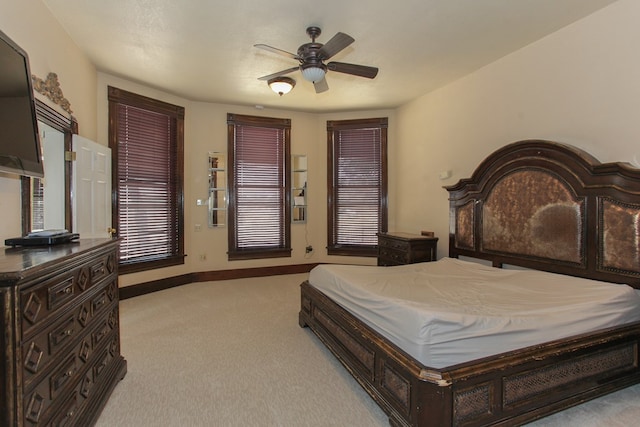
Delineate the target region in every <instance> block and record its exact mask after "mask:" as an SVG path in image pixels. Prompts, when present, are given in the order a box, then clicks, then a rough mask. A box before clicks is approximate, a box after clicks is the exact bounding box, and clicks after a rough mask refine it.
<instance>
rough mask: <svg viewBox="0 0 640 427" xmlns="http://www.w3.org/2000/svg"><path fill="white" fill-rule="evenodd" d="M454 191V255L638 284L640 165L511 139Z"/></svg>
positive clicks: (553, 144) (451, 191)
mask: <svg viewBox="0 0 640 427" xmlns="http://www.w3.org/2000/svg"><path fill="white" fill-rule="evenodd" d="M446 189H447V191H449V204H450V230H449V256H452V257H459V256H469V257H474V258H481V259H487V260H490V261H492V263H493V265H495V266H502V264H513V265H519V266H524V267H529V268H535V269H538V270H546V271H552V272H557V273H562V274H569V275H574V276H581V277H588V278H593V279H597V280H605V281H610V282H617V283H628V284H631V285H633V286H634V287H636V288H640V170H639V169H635V168H633V167H632V166H631V165H629V164H626V163H606V164H603V163H600V162H599V161H598V160H596V159H595V158H594V157H592V156H591V155H589V154H587V153H585V152H584V151H582V150H580V149H578V148H575V147H572V146H569V145H564V144H559V143H556V142H550V141H541V140H528V141H520V142H515V143H513V144H510V145H507V146H505V147H503V148H501V149H499V150H497V151H496V152H494V153H493V154H491V155H490V156H489V157H487V158H486V159H485V160H484V161H483V162H482V163H481V164H480V165H479V166H478V168H477V169H476V170H475V172H474V173H473V175H472V177H471V178H469V179H463V180H460V181H459V182H458V183H457V184H455V185H452V186H449V187H446Z"/></svg>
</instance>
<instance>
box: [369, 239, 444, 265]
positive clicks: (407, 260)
mask: <svg viewBox="0 0 640 427" xmlns="http://www.w3.org/2000/svg"><path fill="white" fill-rule="evenodd" d="M437 245H438V238H437V237H426V236H421V235H418V234H410V233H401V232H389V233H378V265H382V266H389V265H403V264H413V263H416V262H427V261H435V259H436V253H437Z"/></svg>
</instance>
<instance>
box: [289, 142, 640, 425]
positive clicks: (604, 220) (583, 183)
mask: <svg viewBox="0 0 640 427" xmlns="http://www.w3.org/2000/svg"><path fill="white" fill-rule="evenodd" d="M446 189H447V191H449V196H450V197H449V201H450V238H449V255H450V256H451V257H460V256H468V257H473V258H479V259H484V260H488V261H490V262H491V263H492V264H493V265H494V266H496V267H502V266H503V265H515V266H523V267H527V268H535V269H538V270H545V271H551V272H556V273H562V274H567V275H574V276H581V277H587V278H593V279H598V280H603V281H609V282H614V283H626V284H629V285H631V286H633V287H634V288H640V247H639V245H638V242H639V241H640V171H639V170H637V169H634V168H633V167H631V166H630V165H628V164H624V163H607V164H601V163H600V162H598V161H597V160H596V159H594V158H593V157H592V156H590V155H589V154H587V153H585V152H583V151H581V150H579V149H577V148H574V147H571V146H567V145H563V144H559V143H554V142H549V141H540V140H529V141H520V142H516V143H513V144H510V145H507V146H505V147H503V148H501V149H499V150H497V151H496V152H494V153H493V154H491V155H490V156H489V157H487V158H486V159H485V160H484V161H483V162H482V163H481V164H480V165H479V166H478V168H477V169H476V170H475V172H474V173H473V175H472V177H471V178H470V179H464V180H461V181H460V182H458V183H457V184H456V185H453V186H450V187H446ZM299 323H300V326H302V327H305V326H308V327H309V328H310V329H311V330H312V331H313V332H314V333H315V334H316V335H317V336H318V337H319V338H320V339H321V340H322V341H323V342H324V344H325V345H326V346H327V347H328V348H329V349H330V350H331V351H332V352H333V353H334V354H335V356H336V357H337V358H338V359H339V360H340V361H341V362H342V364H343V365H344V366H345V367H346V368H347V369H348V370H349V372H350V373H351V374H352V375H353V376H354V378H355V379H356V380H357V381H358V382H359V383H360V384H361V385H362V387H363V388H364V389H365V390H366V391H367V392H368V393H369V394H370V395H371V397H372V398H373V399H374V400H375V401H376V402H377V403H378V404H379V405H380V406H381V408H382V409H383V410H384V411H385V412H386V413H387V414H388V416H389V423H390V424H391V425H393V426H407V425H409V426H433V427H442V426H485V425H508V426H513V425H518V424H522V423H526V422H530V421H532V420H535V419H538V418H541V417H543V416H545V415H548V414H551V413H554V412H558V411H561V410H563V409H566V408H568V407H570V406H573V405H577V404H580V403H583V402H585V401H587V400H589V399H593V398H595V397H598V396H601V395H604V394H607V393H610V392H612V391H615V390H618V389H621V388H624V387H627V386H629V385H632V384H635V383H638V382H640V369H639V367H638V359H639V344H640V323H633V324H629V325H625V326H622V327H616V328H610V329H607V330H601V331H597V332H594V333H589V334H583V335H580V336H574V337H570V338H567V339H562V340H556V341H552V342H546V343H543V344H539V345H535V346H531V347H527V348H523V349H518V350H515V351H510V352H507V353H502V354H498V355H495V356H491V357H487V358H483V359H478V360H474V361H471V362H467V363H462V364H458V365H453V366H449V367H446V368H442V369H434V368H431V367H429V366H424V365H423V364H421V363H420V362H418V361H417V360H415V359H413V358H412V357H410V356H409V355H407V354H406V353H405V352H404V351H402V350H401V349H400V348H398V347H397V346H395V345H394V344H392V343H391V342H389V341H388V340H387V339H386V338H384V337H382V336H381V335H379V334H378V333H376V332H375V331H373V330H372V329H371V328H369V327H367V326H366V325H365V324H364V323H363V322H361V321H359V320H358V319H357V318H355V317H354V316H353V315H351V314H350V313H349V312H347V311H346V310H344V309H343V308H341V307H340V306H339V305H338V304H336V303H335V302H333V301H332V300H331V299H330V298H328V297H326V296H325V295H324V294H322V293H321V292H319V291H318V290H317V289H315V288H314V287H313V286H312V285H311V284H310V283H309V282H307V281H305V282H304V283H303V284H302V285H301V309H300V314H299Z"/></svg>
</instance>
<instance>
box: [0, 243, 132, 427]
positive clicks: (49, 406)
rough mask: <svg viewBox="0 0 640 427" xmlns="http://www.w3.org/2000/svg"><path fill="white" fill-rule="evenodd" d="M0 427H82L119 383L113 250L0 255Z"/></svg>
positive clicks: (67, 248) (73, 246) (121, 364)
mask: <svg viewBox="0 0 640 427" xmlns="http://www.w3.org/2000/svg"><path fill="white" fill-rule="evenodd" d="M0 308H1V309H2V314H3V315H2V320H1V325H0V326H1V328H2V334H1V336H0V346H1V348H2V351H3V353H2V359H1V363H0V374H1V375H0V376H1V378H2V384H1V385H0V425H2V426H18V427H22V426H44V425H69V426H87V425H92V424H94V423H95V421H96V420H97V417H98V416H99V414H100V411H101V410H102V408H103V407H104V405H105V404H106V402H107V399H108V398H109V395H110V394H111V392H112V390H113V388H114V387H115V386H116V384H117V383H118V382H119V381H120V380H121V379H122V378H124V376H125V374H126V370H127V366H126V361H125V360H124V358H123V357H122V355H121V354H120V321H119V302H118V243H117V241H116V240H111V239H87V240H80V241H78V242H75V243H66V244H61V245H54V246H37V247H16V248H5V250H4V253H0Z"/></svg>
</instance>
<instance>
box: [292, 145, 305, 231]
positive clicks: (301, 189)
mask: <svg viewBox="0 0 640 427" xmlns="http://www.w3.org/2000/svg"><path fill="white" fill-rule="evenodd" d="M307 196H308V194H307V156H306V155H304V154H293V155H292V156H291V200H292V201H293V203H292V204H291V222H293V223H305V222H307Z"/></svg>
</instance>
